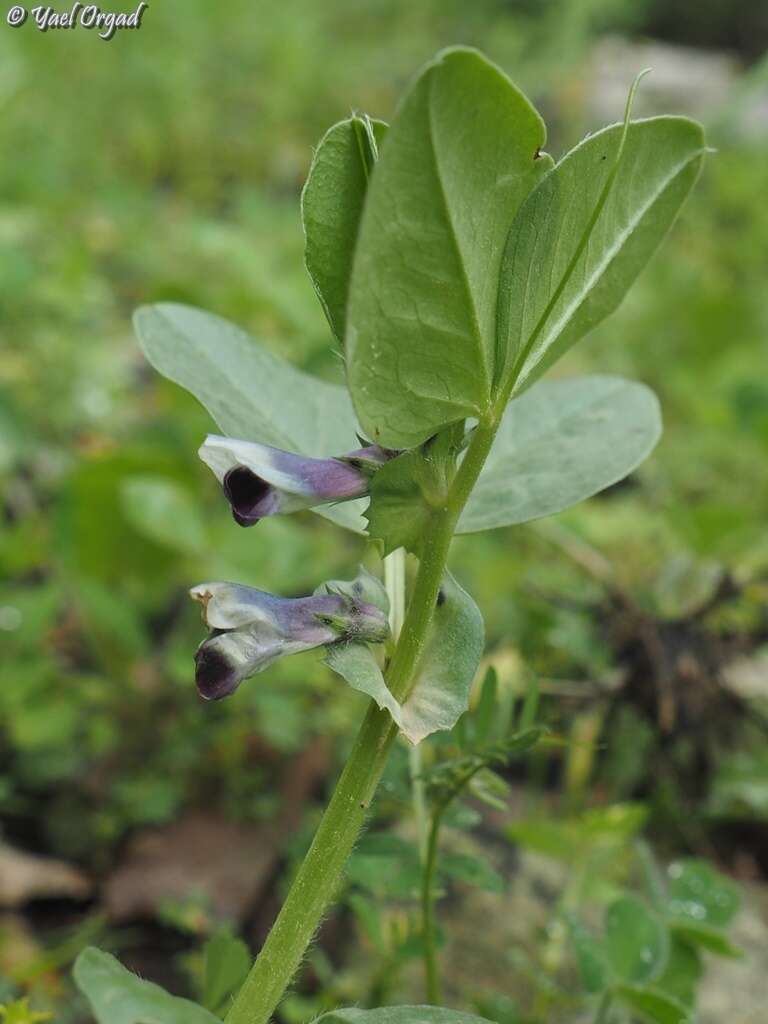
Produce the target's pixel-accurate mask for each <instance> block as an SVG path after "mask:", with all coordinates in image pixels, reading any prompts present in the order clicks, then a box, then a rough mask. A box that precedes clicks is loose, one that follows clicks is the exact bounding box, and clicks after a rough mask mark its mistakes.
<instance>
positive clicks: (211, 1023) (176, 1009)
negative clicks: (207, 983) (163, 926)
mask: <svg viewBox="0 0 768 1024" xmlns="http://www.w3.org/2000/svg"><path fill="white" fill-rule="evenodd" d="M74 976H75V982H76V983H77V987H78V988H79V989H80V991H81V992H83V993H84V995H86V996H87V997H88V1001H89V1002H90V1004H91V1008H92V1009H93V1013H94V1016H95V1017H96V1020H97V1021H98V1024H221V1022H220V1021H219V1018H218V1017H214V1015H213V1014H212V1013H209V1012H208V1011H207V1010H204V1009H203V1007H202V1006H197V1005H196V1004H195V1003H191V1002H190V1001H189V1000H188V999H178V998H176V996H172V995H169V993H168V992H166V991H165V990H164V989H162V988H160V986H159V985H153V984H152V983H151V982H149V981H143V980H142V979H141V978H137V977H136V975H135V974H131V972H130V971H127V970H126V969H125V968H124V967H123V966H122V964H121V963H120V962H119V961H118V960H116V959H115V958H114V957H113V956H110V955H109V953H102V952H101V950H99V949H94V948H92V947H91V948H89V949H84V950H83V951H82V953H81V954H80V955H79V956H78V958H77V960H76V961H75V967H74Z"/></svg>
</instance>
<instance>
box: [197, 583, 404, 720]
mask: <svg viewBox="0 0 768 1024" xmlns="http://www.w3.org/2000/svg"><path fill="white" fill-rule="evenodd" d="M190 595H191V596H192V597H193V598H194V599H195V600H196V601H199V602H200V603H201V604H202V606H203V621H204V622H205V623H206V625H207V626H208V627H209V628H210V629H211V631H212V632H211V635H210V636H209V637H208V639H207V640H204V641H203V643H202V644H201V645H200V647H198V649H197V653H196V654H195V678H196V681H197V688H198V690H199V692H200V695H201V696H202V697H203V698H205V700H219V699H220V698H221V697H227V696H229V695H230V694H231V693H234V691H235V690H236V689H237V687H238V686H239V685H240V683H241V682H242V681H243V679H246V678H248V677H249V676H252V675H255V674H256V673H257V672H261V671H262V670H263V669H265V668H267V666H268V665H271V664H272V663H273V662H274V661H277V659H278V658H282V657H285V656H286V655H288V654H298V653H299V652H301V651H309V650H312V648H314V647H321V646H325V645H329V644H335V643H340V642H344V641H351V640H355V641H357V642H360V643H381V642H382V641H383V640H386V638H387V636H388V635H389V626H388V624H387V616H386V612H385V611H383V610H382V609H381V608H378V607H376V606H375V605H372V604H369V603H368V602H366V601H362V600H359V599H358V598H356V597H354V596H350V595H347V594H343V593H332V594H316V595H314V596H312V597H299V598H284V597H276V596H275V595H274V594H267V593H265V592H264V591H262V590H254V589H253V588H251V587H244V586H240V585H238V584H236V583H201V584H200V585H199V586H197V587H193V589H192V590H191V591H190Z"/></svg>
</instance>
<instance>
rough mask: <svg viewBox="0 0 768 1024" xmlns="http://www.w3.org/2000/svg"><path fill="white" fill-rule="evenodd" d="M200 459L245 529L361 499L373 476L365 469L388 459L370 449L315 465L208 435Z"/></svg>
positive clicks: (269, 449) (283, 453)
mask: <svg viewBox="0 0 768 1024" xmlns="http://www.w3.org/2000/svg"><path fill="white" fill-rule="evenodd" d="M379 453H380V454H379ZM198 454H199V455H200V458H201V459H202V460H203V462H204V463H205V464H206V465H207V466H208V467H209V468H210V469H211V470H212V471H213V473H214V475H215V476H216V479H217V480H218V481H219V483H221V485H222V487H223V489H224V493H225V495H226V496H227V499H228V500H229V502H230V504H231V506H232V512H233V515H234V517H235V519H236V521H237V522H238V523H240V525H241V526H253V525H254V524H255V523H257V522H258V521H259V520H260V519H263V518H264V517H265V516H271V515H275V514H277V513H279V512H283V513H285V512H296V511H298V510H299V509H303V508H312V507H313V506H315V505H322V504H324V503H325V502H329V501H346V500H348V499H350V498H359V497H361V496H362V495H364V494H366V493H367V491H368V473H367V472H366V471H364V470H363V469H362V468H361V467H362V466H363V465H365V466H369V465H370V464H378V462H380V461H381V460H382V459H385V456H384V453H383V451H382V449H375V451H374V449H366V448H363V449H360V450H359V451H356V452H352V453H351V455H350V456H349V457H347V456H342V457H341V458H339V459H334V458H329V459H312V458H309V457H308V456H304V455H296V454H295V453H293V452H286V451H282V450H281V449H279V448H272V447H271V446H270V445H265V444H257V443H255V442H252V441H238V440H236V439H234V438H230V437H221V436H219V435H217V434H209V435H208V437H207V438H206V439H205V441H204V443H203V444H202V445H201V447H200V450H199V453H198Z"/></svg>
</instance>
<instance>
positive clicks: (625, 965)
mask: <svg viewBox="0 0 768 1024" xmlns="http://www.w3.org/2000/svg"><path fill="white" fill-rule="evenodd" d="M605 945H606V950H607V953H608V962H609V963H610V965H611V968H612V969H613V972H614V974H615V975H616V977H617V978H619V979H620V980H621V981H626V982H631V983H638V984H639V983H644V982H647V981H650V980H651V979H652V978H655V977H657V976H658V975H659V974H661V972H662V971H663V970H664V967H665V965H666V962H667V957H668V956H669V934H668V932H667V929H666V928H665V926H664V924H663V923H662V922H661V921H660V920H659V919H658V918H657V917H656V916H655V915H654V914H653V913H651V911H650V910H649V909H648V908H647V907H646V905H645V904H644V903H642V902H641V901H640V900H638V899H635V897H634V896H622V897H621V898H620V899H618V900H616V901H615V902H614V903H612V904H611V905H610V907H609V908H608V910H607V912H606V915H605Z"/></svg>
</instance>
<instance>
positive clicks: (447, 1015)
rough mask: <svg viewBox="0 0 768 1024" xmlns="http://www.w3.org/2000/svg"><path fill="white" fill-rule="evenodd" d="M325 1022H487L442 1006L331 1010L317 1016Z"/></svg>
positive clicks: (384, 1023) (385, 1023)
mask: <svg viewBox="0 0 768 1024" xmlns="http://www.w3.org/2000/svg"><path fill="white" fill-rule="evenodd" d="M317 1020H318V1022H319V1021H324V1022H325V1024H487V1022H486V1021H485V1019H484V1018H483V1017H476V1016H475V1015H474V1014H472V1013H459V1012H458V1011H457V1010H446V1009H445V1008H444V1007H442V1006H382V1007H379V1008H378V1009H376V1010H359V1009H357V1008H356V1007H354V1008H350V1009H346V1010H331V1011H330V1013H324V1014H323V1015H322V1017H318V1018H317Z"/></svg>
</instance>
